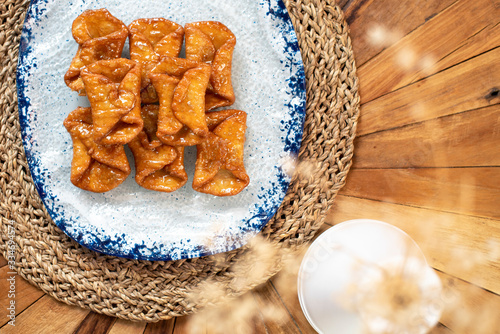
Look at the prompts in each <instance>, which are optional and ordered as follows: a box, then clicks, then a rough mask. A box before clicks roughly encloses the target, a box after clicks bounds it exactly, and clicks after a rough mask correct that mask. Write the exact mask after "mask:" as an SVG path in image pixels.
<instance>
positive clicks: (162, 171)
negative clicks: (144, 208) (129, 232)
mask: <svg viewBox="0 0 500 334" xmlns="http://www.w3.org/2000/svg"><path fill="white" fill-rule="evenodd" d="M158 109H159V107H158V105H146V106H144V107H143V108H142V112H141V116H142V118H143V120H144V129H143V130H142V131H141V132H140V133H139V135H138V136H137V137H136V138H135V139H133V140H132V141H131V142H130V143H129V144H128V146H129V147H130V149H131V151H132V153H133V154H134V159H135V169H136V174H135V181H136V182H137V184H139V185H140V186H142V187H144V188H146V189H150V190H156V191H163V192H172V191H175V190H177V189H179V188H180V187H182V186H183V185H184V184H186V182H187V178H188V176H187V174H186V171H185V170H184V147H173V146H169V145H165V144H163V143H161V142H160V141H159V140H158V138H157V137H156V123H157V118H158Z"/></svg>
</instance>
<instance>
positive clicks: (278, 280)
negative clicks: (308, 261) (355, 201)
mask: <svg viewBox="0 0 500 334" xmlns="http://www.w3.org/2000/svg"><path fill="white" fill-rule="evenodd" d="M331 227H332V225H331V224H328V223H324V224H323V225H322V226H321V227H320V228H319V230H318V231H317V232H316V234H315V235H314V238H313V240H312V241H311V242H313V241H314V240H316V238H318V237H319V236H320V235H321V234H322V233H324V232H325V231H326V230H328V229H329V228H331ZM304 255H305V249H304V252H303V253H302V254H300V253H299V254H294V256H293V258H291V259H289V260H288V261H286V263H285V265H284V268H283V269H282V270H281V272H280V273H279V274H278V275H276V276H274V277H273V278H271V284H272V287H273V288H274V289H275V290H276V292H277V294H278V295H279V298H280V299H281V301H282V302H283V304H284V305H285V307H286V309H287V310H288V312H289V313H290V315H291V316H292V318H293V319H294V320H295V322H296V323H297V326H298V327H299V328H300V331H301V332H302V333H312V334H314V333H316V331H315V330H314V329H313V328H312V327H311V325H310V324H309V321H307V319H306V317H305V315H304V313H303V312H302V308H301V307H300V302H299V298H298V296H297V275H298V272H299V268H300V264H301V263H302V259H303V257H304Z"/></svg>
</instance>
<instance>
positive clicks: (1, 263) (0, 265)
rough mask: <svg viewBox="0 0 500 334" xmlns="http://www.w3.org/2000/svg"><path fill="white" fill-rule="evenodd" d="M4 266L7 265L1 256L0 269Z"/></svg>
mask: <svg viewBox="0 0 500 334" xmlns="http://www.w3.org/2000/svg"><path fill="white" fill-rule="evenodd" d="M5 265H7V260H6V259H5V258H4V257H3V256H2V255H0V268H1V267H3V266H5Z"/></svg>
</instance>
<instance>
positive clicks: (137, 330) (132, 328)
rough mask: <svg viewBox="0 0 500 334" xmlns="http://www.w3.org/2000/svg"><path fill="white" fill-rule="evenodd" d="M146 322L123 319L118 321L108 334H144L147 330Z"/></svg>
mask: <svg viewBox="0 0 500 334" xmlns="http://www.w3.org/2000/svg"><path fill="white" fill-rule="evenodd" d="M146 325H147V323H146V322H132V321H128V320H123V319H116V321H115V323H114V324H113V326H112V327H111V329H110V330H109V332H108V334H143V333H144V331H145V329H146Z"/></svg>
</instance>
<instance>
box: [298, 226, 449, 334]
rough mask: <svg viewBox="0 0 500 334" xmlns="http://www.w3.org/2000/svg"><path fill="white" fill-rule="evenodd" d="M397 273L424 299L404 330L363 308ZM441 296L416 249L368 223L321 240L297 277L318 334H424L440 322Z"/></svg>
mask: <svg viewBox="0 0 500 334" xmlns="http://www.w3.org/2000/svg"><path fill="white" fill-rule="evenodd" d="M398 268H399V269H401V268H403V270H404V275H405V277H406V279H408V280H410V284H413V285H414V286H415V291H416V292H417V293H416V294H417V295H418V296H421V297H422V300H421V302H420V303H418V304H417V307H418V310H415V308H412V309H411V312H410V315H411V316H410V317H408V324H407V326H403V327H401V324H400V323H399V324H396V325H394V324H393V323H391V321H387V320H386V319H384V318H381V317H380V316H376V315H374V314H372V313H373V312H370V311H369V310H373V308H370V309H368V308H369V307H372V306H373V305H368V304H370V303H371V302H367V300H369V299H368V298H371V297H373V296H372V295H373V293H372V292H373V290H374V289H375V290H378V292H380V291H381V289H379V288H377V287H380V282H381V281H383V279H385V277H386V276H384V275H385V274H387V273H394V272H395V271H396V270H398ZM391 275H392V274H391ZM374 282H375V283H376V284H379V285H376V284H375V285H373V283H374ZM372 288H373V289H372ZM403 292H405V291H403ZM440 293H441V282H440V280H439V278H438V276H437V275H436V273H435V272H434V271H433V270H432V268H430V267H429V266H428V264H427V261H426V260H425V257H424V255H423V253H422V251H421V250H420V248H419V247H418V245H417V244H416V243H415V242H414V241H413V240H412V239H411V238H410V237H409V236H408V235H407V234H406V233H405V232H403V231H401V230H400V229H398V228H396V227H394V226H392V225H390V224H387V223H384V222H380V221H376V220H369V219H358V220H350V221H347V222H343V223H340V224H337V225H335V226H334V227H332V228H330V229H329V230H327V231H326V232H324V233H323V234H322V235H320V236H319V237H318V238H317V239H316V240H315V241H314V242H313V243H312V244H311V246H310V248H309V249H308V251H307V253H306V255H305V256H304V259H303V260H302V264H301V267H300V270H299V275H298V297H299V301H300V305H301V307H302V310H303V312H304V314H305V316H306V318H307V320H308V321H309V323H310V324H311V326H312V327H313V328H314V329H315V330H316V331H317V332H319V333H342V334H351V333H353V334H355V333H366V332H367V331H370V332H371V333H377V332H386V331H388V330H389V331H390V330H391V329H392V330H395V329H394V328H398V329H397V330H399V331H401V329H402V328H403V332H406V333H425V332H427V330H428V329H430V328H432V327H434V325H435V324H436V323H437V322H438V321H439V317H440V314H441V308H442V307H441V304H440V299H439V298H440ZM379 297H380V295H379ZM376 306H377V307H378V305H376ZM399 320H400V319H399ZM394 326H400V327H394Z"/></svg>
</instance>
